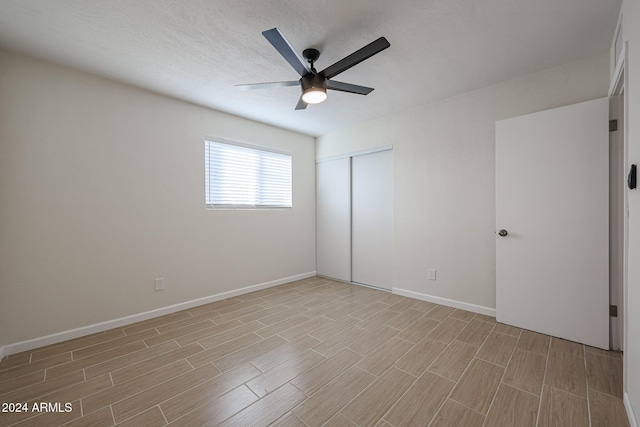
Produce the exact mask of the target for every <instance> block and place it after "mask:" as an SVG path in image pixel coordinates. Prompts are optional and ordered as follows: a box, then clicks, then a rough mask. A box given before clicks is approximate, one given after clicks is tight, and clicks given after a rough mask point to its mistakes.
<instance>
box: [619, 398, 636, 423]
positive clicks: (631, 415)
mask: <svg viewBox="0 0 640 427" xmlns="http://www.w3.org/2000/svg"><path fill="white" fill-rule="evenodd" d="M622 399H623V401H624V408H625V409H626V410H627V418H629V425H630V426H631V427H639V426H638V419H637V418H636V414H635V413H634V412H633V408H632V407H631V401H630V400H629V394H628V393H627V392H625V393H624V397H623V398H622Z"/></svg>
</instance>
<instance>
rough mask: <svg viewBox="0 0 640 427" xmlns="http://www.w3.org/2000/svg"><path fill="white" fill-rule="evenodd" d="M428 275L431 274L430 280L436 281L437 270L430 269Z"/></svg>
mask: <svg viewBox="0 0 640 427" xmlns="http://www.w3.org/2000/svg"><path fill="white" fill-rule="evenodd" d="M428 274H429V280H436V269H435V268H430V269H429V270H428Z"/></svg>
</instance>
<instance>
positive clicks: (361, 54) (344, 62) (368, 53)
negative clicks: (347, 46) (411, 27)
mask: <svg viewBox="0 0 640 427" xmlns="http://www.w3.org/2000/svg"><path fill="white" fill-rule="evenodd" d="M389 46H391V45H390V44H389V42H388V41H387V39H385V38H384V37H380V38H379V39H378V40H375V41H373V42H371V43H369V44H368V45H366V46H365V47H363V48H362V49H359V50H356V51H355V52H353V53H352V54H351V55H349V56H347V57H345V58H342V59H341V60H340V61H338V62H336V63H335V64H333V65H329V66H328V67H327V68H325V69H324V70H323V71H322V73H324V75H325V77H326V78H328V79H330V78H331V77H335V76H337V75H338V74H340V73H342V72H343V71H346V70H348V69H349V68H351V67H353V66H354V65H357V64H359V63H361V62H362V61H364V60H365V59H367V58H370V57H372V56H373V55H375V54H376V53H378V52H381V51H383V50H385V49H386V48H388V47H389Z"/></svg>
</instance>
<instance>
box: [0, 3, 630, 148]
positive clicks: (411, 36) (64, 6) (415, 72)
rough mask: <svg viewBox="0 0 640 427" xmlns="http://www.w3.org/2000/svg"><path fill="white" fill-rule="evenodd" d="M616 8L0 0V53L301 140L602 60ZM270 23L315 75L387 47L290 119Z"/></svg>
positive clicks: (287, 75)
mask: <svg viewBox="0 0 640 427" xmlns="http://www.w3.org/2000/svg"><path fill="white" fill-rule="evenodd" d="M620 3H621V0H396V1H389V0H314V1H310V0H279V1H275V0H183V1H178V0H15V1H12V0H0V47H4V48H6V49H9V50H13V51H18V52H23V53H26V54H29V55H33V56H36V57H39V58H44V59H48V60H51V61H54V62H57V63H61V64H65V65H69V66H71V67H75V68H79V69H82V70H86V71H89V72H93V73H96V74H99V75H103V76H106V77H109V78H112V79H115V80H119V81H123V82H126V83H130V84H133V85H136V86H140V87H143V88H146V89H150V90H153V91H156V92H160V93H164V94H167V95H170V96H173V97H176V98H180V99H184V100H187V101H191V102H194V103H197V104H201V105H205V106H209V107H212V108H215V109H218V110H222V111H226V112H229V113H233V114H237V115H240V116H244V117H249V118H252V119H255V120H259V121H262V122H266V123H270V124H273V125H276V126H280V127H283V128H287V129H292V130H296V131H299V132H302V133H306V134H309V135H314V136H318V135H322V134H326V133H328V132H331V131H333V130H336V129H339V128H342V127H346V126H349V125H352V124H355V123H359V122H363V121H368V120H372V119H374V118H376V117H380V116H384V115H389V114H393V113H396V112H399V111H402V110H407V109H411V108H415V107H418V106H420V105H424V104H427V103H432V102H434V101H437V100H440V99H444V98H448V97H451V96H454V95H457V94H460V93H464V92H467V91H470V90H474V89H478V88H481V87H485V86H488V85H491V84H495V83H498V82H501V81H505V80H508V79H511V78H514V77H518V76H521V75H525V74H529V73H532V72H536V71H539V70H543V69H546V68H550V67H553V66H556V65H560V64H563V63H567V62H570V61H574V60H577V59H580V58H583V57H586V56H590V55H593V54H596V53H599V52H603V51H606V50H607V49H608V48H609V46H610V42H611V39H612V37H613V32H614V29H615V24H616V21H617V16H618V11H619V9H620ZM273 27H278V28H280V30H281V31H282V32H283V33H284V34H285V36H286V37H287V38H288V39H289V41H290V42H291V44H292V45H293V46H294V47H295V48H296V49H297V50H298V51H299V52H302V50H303V49H305V48H308V47H315V48H317V49H319V50H320V52H321V55H320V59H319V60H318V62H317V63H316V68H318V69H319V70H321V69H324V68H325V67H327V66H328V65H331V64H332V63H334V62H335V61H337V60H339V59H341V58H343V57H344V56H346V55H348V54H350V53H352V52H353V51H355V50H357V49H359V48H361V47H363V46H364V45H366V44H368V43H369V42H371V41H373V40H374V39H376V38H378V37H380V36H385V37H386V38H387V39H388V40H389V42H390V43H391V47H390V48H389V49H387V50H385V51H383V52H381V53H379V54H378V55H376V56H374V57H372V58H370V59H368V60H366V61H365V62H362V63H361V64H359V65H357V66H355V67H354V68H351V69H350V70H348V71H346V72H344V73H342V74H340V75H339V76H338V77H336V80H339V81H344V82H348V83H354V84H359V85H363V86H370V87H374V88H375V90H374V91H373V92H372V93H371V94H369V95H367V96H360V95H353V94H346V93H340V92H336V91H329V98H328V99H327V101H325V102H324V103H322V104H319V105H310V106H309V107H308V108H307V109H306V110H301V111H294V107H295V105H296V102H297V100H298V97H299V95H300V89H299V88H298V87H284V88H274V89H265V90H259V91H258V90H255V91H249V92H242V91H238V90H236V89H235V88H234V87H233V85H236V84H244V83H258V82H271V81H283V80H297V79H298V78H299V76H298V75H297V74H296V72H295V71H294V70H293V69H292V68H291V67H290V66H289V64H287V63H286V62H285V60H284V59H283V58H282V57H281V56H280V55H279V54H278V52H277V51H276V50H275V49H274V48H273V47H272V46H271V45H270V44H269V43H268V42H267V41H266V39H264V37H262V34H261V32H262V31H264V30H267V29H270V28H273Z"/></svg>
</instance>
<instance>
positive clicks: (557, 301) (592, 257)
mask: <svg viewBox="0 0 640 427" xmlns="http://www.w3.org/2000/svg"><path fill="white" fill-rule="evenodd" d="M608 111H609V101H608V99H607V98H602V99H598V100H594V101H588V102H583V103H580V104H575V105H570V106H567V107H562V108H556V109H553V110H548V111H543V112H539V113H534V114H529V115H526V116H520V117H515V118H512V119H507V120H502V121H498V122H496V228H497V230H496V231H498V230H501V229H504V230H506V231H507V232H508V234H507V235H506V236H504V237H501V236H499V235H498V234H496V237H497V242H496V312H497V319H498V321H499V322H503V323H507V324H510V325H515V326H518V327H522V328H525V329H529V330H533V331H537V332H542V333H545V334H549V335H553V336H556V337H560V338H564V339H568V340H571V341H576V342H580V343H584V344H588V345H591V346H594V347H600V348H608V347H609V233H608V228H609V196H608V179H609V170H608V161H609V147H608V117H609V116H608Z"/></svg>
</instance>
